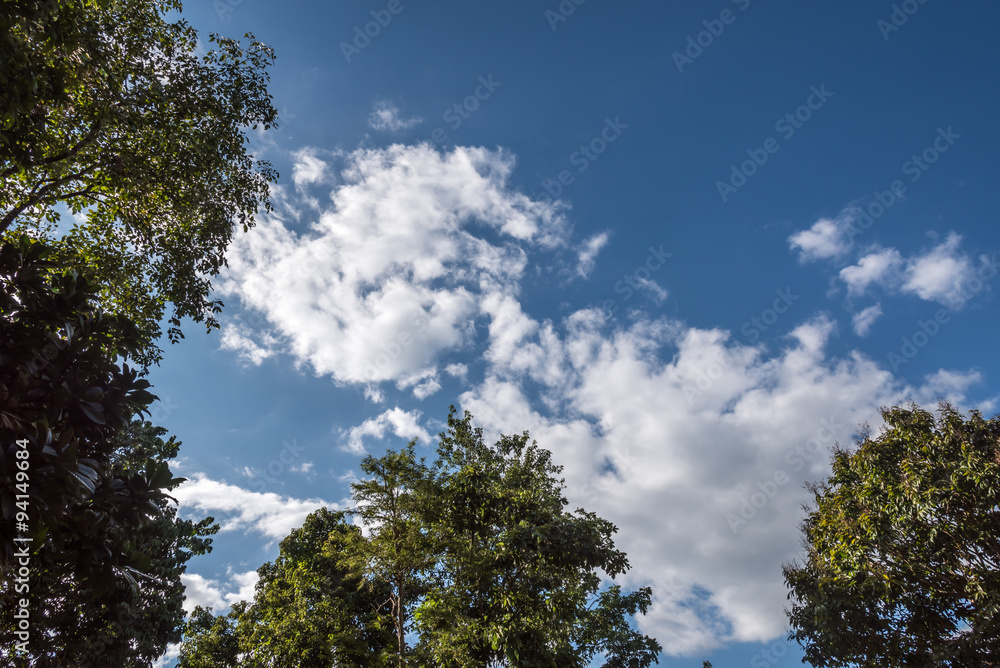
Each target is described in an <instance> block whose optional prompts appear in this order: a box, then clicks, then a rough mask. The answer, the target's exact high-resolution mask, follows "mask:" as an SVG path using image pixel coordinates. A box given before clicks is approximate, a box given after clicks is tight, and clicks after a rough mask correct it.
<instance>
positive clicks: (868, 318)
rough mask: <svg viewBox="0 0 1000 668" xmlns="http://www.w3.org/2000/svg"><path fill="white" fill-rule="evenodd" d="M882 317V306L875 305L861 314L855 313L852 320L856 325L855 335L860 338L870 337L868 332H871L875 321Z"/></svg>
mask: <svg viewBox="0 0 1000 668" xmlns="http://www.w3.org/2000/svg"><path fill="white" fill-rule="evenodd" d="M881 315H882V305H881V304H875V305H874V306H869V307H868V308H866V309H864V310H863V311H861V312H860V313H855V314H854V318H853V319H852V324H853V325H854V333H855V334H857V335H858V336H868V332H870V331H871V329H872V326H873V325H874V324H875V321H876V320H878V319H879V317H880V316H881Z"/></svg>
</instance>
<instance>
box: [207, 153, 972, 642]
mask: <svg viewBox="0 0 1000 668" xmlns="http://www.w3.org/2000/svg"><path fill="white" fill-rule="evenodd" d="M512 169H513V159H512V158H511V157H510V156H509V155H507V154H505V153H503V152H492V151H487V150H485V149H470V148H461V147H459V148H456V149H455V150H453V151H451V152H448V153H439V152H438V151H436V150H434V149H433V148H431V147H429V146H427V145H420V146H415V147H406V146H392V147H389V148H388V149H383V150H359V151H355V152H354V153H352V154H351V155H350V156H348V158H347V167H346V169H344V170H343V172H342V176H343V178H342V183H341V185H338V186H337V187H336V188H335V189H334V191H333V194H332V199H333V202H332V204H331V205H330V206H329V207H328V208H327V209H326V210H325V211H323V213H322V214H321V215H320V216H319V217H318V220H317V221H316V222H315V223H313V225H312V226H311V227H310V228H309V230H308V231H306V232H292V231H290V229H289V228H288V227H286V225H285V223H284V220H283V219H282V218H279V217H273V218H270V219H268V220H266V221H263V222H262V223H261V224H260V225H258V227H257V229H256V230H255V231H254V233H253V234H250V235H245V236H243V237H241V238H239V239H238V240H237V241H236V242H235V243H234V245H233V249H232V250H231V252H230V259H229V262H230V269H229V271H228V272H227V274H226V275H225V276H224V277H223V281H222V282H221V287H222V288H223V291H224V293H226V294H234V295H237V296H238V297H239V298H240V299H241V300H242V301H243V302H244V304H245V305H247V306H248V307H250V308H251V309H255V310H257V311H259V312H261V313H262V314H264V316H265V318H266V320H267V321H268V322H269V323H270V325H271V326H272V327H273V328H274V330H275V333H274V334H273V336H274V340H275V341H278V342H280V344H281V345H282V346H285V347H287V349H288V351H289V352H290V354H291V355H292V356H293V357H294V359H296V360H297V361H298V363H299V364H309V365H311V366H312V367H313V369H314V371H315V372H316V373H317V374H320V375H330V376H332V377H333V378H334V379H335V380H336V381H337V382H342V383H355V384H358V385H361V386H365V387H366V388H367V389H366V393H367V394H368V396H369V398H372V399H373V400H379V401H381V400H382V399H383V398H384V397H383V395H382V393H381V391H380V390H378V388H377V383H379V382H380V381H392V382H395V383H396V384H397V385H398V386H399V387H401V388H412V390H413V392H414V393H415V394H416V395H417V396H418V397H419V396H427V394H428V393H430V392H433V391H436V390H437V389H438V387H439V385H440V381H439V375H440V373H441V367H443V370H444V372H446V373H449V374H450V375H452V376H456V377H465V376H466V375H467V374H468V367H466V366H465V365H464V364H460V363H458V362H456V361H455V360H451V359H445V358H446V357H447V356H448V355H449V354H453V353H455V352H458V351H463V350H466V349H468V348H471V347H473V346H476V347H477V352H478V350H481V349H483V350H484V352H483V358H484V360H485V362H486V371H485V374H484V376H485V377H484V378H483V379H482V380H481V381H479V382H478V383H477V384H475V385H473V386H472V387H471V389H469V390H468V391H467V392H466V393H464V394H463V395H462V397H461V404H462V408H463V409H468V410H470V411H472V413H473V414H474V415H475V416H476V419H477V421H479V422H480V423H482V424H483V425H484V426H485V427H486V428H487V434H488V435H490V434H492V435H493V436H495V434H496V433H497V432H499V431H504V432H505V433H520V432H521V431H522V430H524V429H528V430H530V431H531V434H532V437H533V438H536V439H537V440H538V442H539V443H540V444H541V445H542V446H543V447H546V448H548V449H550V450H552V451H553V453H554V457H555V460H556V462H557V463H559V464H563V465H564V466H565V470H564V472H563V475H564V476H565V477H566V480H567V484H568V489H567V496H568V497H569V499H570V501H571V507H575V505H583V506H584V507H586V508H587V509H589V510H593V511H595V512H597V513H598V514H599V515H600V516H602V517H606V518H608V519H609V520H611V521H612V522H614V523H615V524H616V525H618V526H619V527H620V532H619V534H618V535H617V538H616V543H617V544H618V546H619V547H620V548H622V549H624V550H625V551H626V553H627V554H628V556H629V559H630V561H631V563H632V565H633V570H632V571H631V572H630V574H629V575H628V576H627V577H626V578H624V580H623V584H625V585H626V586H643V585H646V584H651V585H652V586H653V587H654V595H655V602H654V606H653V608H652V609H651V610H650V614H649V615H648V616H647V617H645V618H640V620H639V624H640V626H641V628H642V629H643V630H644V631H646V632H648V633H650V634H651V635H653V636H654V637H656V638H657V639H658V640H659V641H660V642H661V643H662V644H663V645H664V647H665V648H666V649H667V652H668V653H671V654H678V653H684V654H691V653H695V652H699V651H704V650H706V649H708V648H710V647H712V646H714V645H717V644H719V643H720V642H729V641H737V642H752V641H766V640H772V639H774V638H777V637H780V636H781V635H783V634H784V631H785V627H786V622H787V620H786V618H785V616H784V614H783V612H782V609H783V607H784V606H785V605H786V603H787V601H786V598H785V596H786V590H785V587H784V584H783V582H782V579H781V571H780V565H781V563H782V562H783V561H786V560H788V559H791V558H794V557H795V556H796V555H797V554H798V550H799V532H798V526H797V518H799V517H801V504H802V503H804V502H808V501H809V499H810V497H809V495H808V493H807V492H805V491H804V490H803V489H802V484H803V482H805V481H807V480H808V481H815V480H818V479H821V478H822V477H824V476H825V474H826V473H827V472H828V457H827V448H828V447H829V446H830V445H832V444H833V443H834V441H835V440H839V441H842V442H846V441H848V440H849V438H850V436H851V435H852V433H853V431H854V429H855V428H856V426H857V425H858V424H859V423H861V422H865V421H867V422H871V423H872V424H873V426H876V427H877V425H878V423H879V422H880V419H879V417H878V414H877V412H876V410H877V408H878V407H880V406H883V405H895V404H898V403H899V402H900V401H902V400H903V399H904V398H906V397H908V396H918V397H923V396H932V395H933V396H936V394H938V393H944V394H947V393H949V392H950V393H951V394H952V395H953V396H958V394H957V392H958V391H960V390H962V388H963V387H964V386H963V385H962V383H964V382H965V381H966V380H968V378H967V377H964V376H955V375H947V374H945V375H934V376H929V377H928V378H926V379H925V380H924V382H923V384H922V385H921V387H919V388H911V387H908V386H907V385H906V384H904V383H902V382H900V381H899V380H898V379H897V378H895V377H894V376H893V375H892V374H891V373H890V372H889V371H887V370H886V368H885V366H884V365H883V364H881V363H880V362H877V361H874V360H872V359H871V358H869V357H867V356H865V355H863V354H861V353H858V352H856V351H854V352H849V353H846V354H844V355H842V356H839V357H833V356H831V355H830V353H828V352H827V342H828V340H829V338H830V337H831V336H832V334H833V332H834V331H835V328H836V323H835V322H833V321H831V320H829V319H828V318H825V317H816V318H813V319H810V320H807V321H805V322H802V323H801V324H800V325H799V326H798V327H796V328H795V329H794V330H793V331H792V333H791V334H790V335H789V336H788V337H787V338H786V339H785V340H784V341H783V342H782V341H778V342H777V343H778V345H779V349H778V350H777V351H775V352H771V353H768V352H767V349H765V348H764V346H763V345H760V346H749V345H744V344H741V343H736V342H733V341H732V340H731V335H730V333H729V332H726V331H722V330H717V329H707V330H706V329H695V328H689V327H687V326H685V325H684V324H683V323H681V322H678V321H673V320H670V319H663V318H661V319H655V320H653V319H649V318H644V317H642V315H641V314H636V315H635V317H634V318H633V319H632V320H631V321H630V322H631V324H630V325H628V326H627V327H622V326H615V325H613V324H612V323H610V322H608V321H607V320H606V318H605V316H604V315H603V314H602V313H601V312H600V311H599V310H597V309H588V310H582V311H577V312H575V313H572V314H570V315H569V316H567V317H566V318H565V319H563V320H562V321H561V322H558V323H556V322H551V321H548V320H537V319H535V318H533V317H532V316H531V315H530V314H528V313H526V312H525V310H524V307H523V304H522V301H521V299H520V281H521V280H522V279H523V277H524V275H525V271H526V264H527V256H528V252H529V251H532V252H534V251H537V250H545V249H549V248H552V247H556V246H560V245H562V246H566V245H567V238H568V231H567V230H568V227H567V225H566V224H565V222H564V221H563V220H562V219H561V217H560V214H559V211H560V210H559V209H558V208H557V207H555V206H552V205H546V204H542V203H538V202H534V201H531V200H529V199H528V198H526V197H524V196H523V195H520V194H518V193H515V192H512V191H510V190H509V188H508V187H507V178H508V176H509V174H510V172H511V170H512ZM849 215H850V214H842V215H841V216H840V217H838V219H837V220H832V221H831V220H823V221H819V222H817V224H816V225H814V226H813V227H812V228H811V229H810V230H807V231H805V232H800V233H798V234H796V235H793V236H792V237H791V238H790V243H791V245H792V248H793V249H796V250H797V251H798V252H799V253H800V257H801V259H803V261H805V260H809V259H821V258H833V257H840V256H841V255H843V254H844V253H846V252H847V251H848V250H849V249H850V247H851V242H850V240H849V239H848V238H847V234H846V232H845V231H844V229H845V227H844V226H845V225H847V224H849V222H850V220H849ZM484 229H486V230H487V233H483V230H484ZM890 250H892V249H890ZM580 259H581V262H582V260H584V259H585V258H584V257H582V256H581V258H580ZM867 262H868V263H867V264H866V261H865V259H864V258H863V259H862V260H861V261H860V262H859V263H858V265H857V266H856V267H855V268H854V269H853V271H848V272H847V274H846V276H847V278H845V280H846V281H848V285H849V289H850V288H851V286H854V287H853V289H854V290H855V291H857V290H861V291H863V290H864V289H865V288H867V287H868V286H869V285H871V284H872V283H873V281H883V282H885V283H886V284H888V285H890V287H891V283H890V282H889V281H888V278H887V277H888V276H889V275H890V273H891V272H889V271H888V270H883V271H878V265H877V262H876V261H875V260H868V261H867ZM891 264H892V263H891V262H890V265H891ZM897 264H898V263H897ZM910 266H911V265H910V264H909V263H906V264H904V265H903V269H906V270H908V268H909V267H910ZM913 266H918V265H916V264H915V265H913ZM934 266H935V265H934V264H933V263H929V264H926V263H925V264H924V265H919V267H920V269H918V270H917V273H918V274H919V275H920V276H921V277H923V278H922V281H923V282H921V283H920V285H921V286H922V287H921V289H926V290H930V291H931V292H932V293H933V292H934V291H933V289H932V288H933V286H935V285H939V284H941V281H940V280H937V281H932V280H931V279H930V278H929V277H931V276H932V275H935V272H934V271H932V269H933V267H934ZM901 271H902V270H901ZM905 276H906V277H907V278H909V276H910V275H909V274H906V275H905ZM897 284H898V286H899V288H898V289H902V285H903V282H902V278H901V279H900V280H899V281H898V282H897ZM862 285H863V286H864V287H862ZM653 286H655V287H657V288H658V287H659V286H656V285H655V284H652V285H651V286H646V289H648V290H651V291H652V293H653V294H654V295H656V294H658V293H657V292H656V290H655V289H654V287H653ZM913 289H914V290H916V289H917V288H916V287H913ZM660 290H662V288H660ZM665 295H666V293H665V291H663V293H662V296H664V297H665ZM866 311H867V315H864V316H863V317H860V316H861V314H859V317H856V319H855V322H854V326H855V328H856V331H858V330H859V328H860V329H862V330H864V331H867V328H869V327H870V326H871V321H873V319H874V317H875V316H876V315H877V312H876V311H875V310H871V309H866ZM864 313H865V312H862V314H864ZM479 320H485V321H486V322H487V323H488V326H486V327H482V326H479V327H477V325H478V322H477V321H479ZM249 335H250V334H249V333H247V336H249ZM477 337H478V338H477ZM483 339H485V340H483ZM956 373H957V372H956ZM543 409H544V410H545V411H546V412H545V413H543V412H542V411H543ZM420 417H421V414H420V413H419V412H418V411H409V412H407V411H403V410H402V409H400V408H399V407H395V408H393V409H391V410H388V411H385V412H383V413H381V414H380V415H378V416H377V417H374V418H371V419H368V420H365V421H364V422H363V423H362V424H360V425H357V426H355V427H353V428H352V429H350V430H347V431H344V432H341V437H342V438H343V439H344V441H345V443H346V447H347V448H348V449H350V450H351V451H352V452H354V453H356V454H362V453H364V452H365V451H366V447H365V439H367V438H375V439H383V438H385V437H386V436H387V434H389V433H392V434H394V435H395V436H397V437H400V438H401V439H407V440H409V439H410V438H413V437H419V438H420V439H421V440H424V441H428V442H429V440H430V438H429V435H428V434H427V431H426V428H425V426H422V425H421V422H420ZM425 424H426V423H425ZM779 472H780V473H783V474H785V475H786V476H787V478H785V479H783V482H782V483H781V484H780V485H779V483H777V482H775V474H776V473H779ZM771 486H773V494H766V493H765V491H766V490H771V489H772V487H771ZM207 491H210V490H207ZM755 494H758V495H759V494H765V496H766V497H767V498H766V499H765V502H764V503H763V504H762V506H761V507H760V508H757V507H755V506H752V505H751V506H747V508H749V511H747V510H744V501H745V500H747V499H750V498H756V497H754V495H755ZM259 496H264V495H259ZM271 496H275V495H271ZM250 501H251V502H252V503H256V504H258V505H264V504H262V502H261V500H260V499H258V498H256V497H254V498H252V499H250ZM291 501H292V500H288V501H283V500H282V502H283V503H290V502H291ZM223 502H224V500H222V499H219V500H216V501H213V502H212V503H210V504H209V505H212V506H213V507H215V506H218V505H220V504H222V503H223ZM245 505H246V504H245V503H239V504H238V505H234V506H232V507H231V508H229V512H231V513H232V514H234V515H235V519H232V520H230V522H234V523H235V526H238V527H264V526H270V525H271V524H273V523H276V520H274V519H269V517H270V516H267V515H266V514H264V513H263V511H255V512H253V513H250V515H249V516H248V517H244V516H243V515H241V514H239V513H241V512H244V510H243V508H244V506H245ZM251 505H252V504H251ZM271 505H273V502H272V503H271V504H267V507H271ZM741 510H742V511H743V512H750V511H752V515H751V516H750V517H747V518H742V517H740V513H741ZM286 524H287V522H286ZM257 530H260V531H265V530H264V529H262V528H258V529H257ZM287 530H288V529H283V532H282V533H281V534H279V535H284V533H287ZM271 531H272V533H268V535H273V531H276V530H271Z"/></svg>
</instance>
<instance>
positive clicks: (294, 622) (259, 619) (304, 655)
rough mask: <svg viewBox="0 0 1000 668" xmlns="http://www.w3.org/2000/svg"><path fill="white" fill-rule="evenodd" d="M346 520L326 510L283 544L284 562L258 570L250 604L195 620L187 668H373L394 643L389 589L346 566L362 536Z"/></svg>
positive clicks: (189, 631)
mask: <svg viewBox="0 0 1000 668" xmlns="http://www.w3.org/2000/svg"><path fill="white" fill-rule="evenodd" d="M359 535H360V531H359V530H358V528H357V527H355V526H352V525H349V524H347V523H346V522H345V521H344V514H343V513H337V512H332V511H330V510H327V509H325V508H321V509H320V510H317V511H316V512H315V513H313V514H311V515H310V516H309V517H308V518H306V521H305V524H304V525H303V526H302V527H300V528H298V529H295V530H293V531H292V533H291V534H289V535H288V537H286V538H285V539H284V540H282V541H281V547H280V553H279V555H278V558H277V559H275V560H274V561H273V562H269V563H266V564H264V565H263V566H261V567H260V568H259V569H257V573H258V574H259V575H260V579H259V580H258V582H257V587H256V592H255V594H254V600H253V602H252V604H249V603H246V602H242V603H240V604H238V605H236V606H233V610H232V611H230V612H229V613H228V615H226V616H219V617H213V616H212V615H211V611H210V610H204V609H201V608H199V609H197V610H195V612H194V613H193V614H192V615H191V618H190V620H189V621H188V623H187V625H186V627H185V630H184V635H185V641H184V645H183V646H182V648H181V654H180V666H181V668H201V667H205V668H207V667H209V666H211V667H212V668H216V667H226V666H232V667H233V668H235V667H236V666H241V667H246V668H258V667H260V668H264V667H267V668H329V666H338V667H340V668H375V667H376V666H378V665H380V664H379V663H378V659H377V657H378V656H379V655H380V654H381V653H382V652H383V650H384V649H385V648H386V647H389V646H390V644H391V643H392V641H393V635H392V631H391V630H390V629H388V628H387V627H384V626H383V625H382V624H380V616H379V615H378V609H379V606H380V605H381V603H382V602H383V601H384V600H385V598H386V596H387V593H388V592H387V587H385V586H380V587H361V582H360V581H359V580H358V579H357V578H355V577H353V576H351V575H350V574H349V573H347V572H346V571H345V569H344V568H343V566H341V563H340V562H341V560H342V558H343V548H344V545H345V543H346V542H347V541H348V540H350V539H351V538H353V537H355V536H359Z"/></svg>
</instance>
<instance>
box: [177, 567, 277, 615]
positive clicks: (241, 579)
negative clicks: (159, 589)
mask: <svg viewBox="0 0 1000 668" xmlns="http://www.w3.org/2000/svg"><path fill="white" fill-rule="evenodd" d="M259 579H260V576H259V575H258V574H257V571H247V572H245V573H233V572H232V571H230V572H229V582H227V583H225V584H224V585H223V584H220V583H219V581H218V580H211V579H209V578H206V577H203V576H201V575H198V574H197V573H184V574H182V575H181V584H183V585H184V611H185V612H187V613H189V614H190V613H191V612H192V611H193V610H194V609H195V607H197V606H199V605H200V606H201V607H203V608H212V611H213V612H214V613H216V614H218V613H219V612H221V611H224V610H226V609H228V608H230V607H231V606H232V605H233V604H234V603H238V602H240V601H252V600H253V595H254V588H255V587H256V586H257V580H259Z"/></svg>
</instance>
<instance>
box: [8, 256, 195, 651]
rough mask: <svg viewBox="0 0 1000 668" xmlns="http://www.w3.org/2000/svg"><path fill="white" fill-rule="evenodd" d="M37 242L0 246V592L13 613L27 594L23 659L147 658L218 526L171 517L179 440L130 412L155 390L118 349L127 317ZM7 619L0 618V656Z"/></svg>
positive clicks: (128, 343) (177, 613)
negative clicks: (23, 558) (26, 581)
mask: <svg viewBox="0 0 1000 668" xmlns="http://www.w3.org/2000/svg"><path fill="white" fill-rule="evenodd" d="M47 254H48V249H47V248H46V246H45V245H44V244H42V243H40V242H37V241H33V240H30V239H27V238H21V239H19V240H18V242H17V243H16V244H4V245H2V246H0V480H2V485H0V508H2V523H0V534H2V539H3V543H2V545H3V551H2V552H0V602H2V604H3V606H2V607H3V609H4V610H5V611H10V612H11V613H12V612H13V610H14V607H15V606H14V602H15V601H17V600H19V599H21V598H27V599H28V600H29V601H30V607H29V612H30V619H31V633H32V639H31V641H30V642H29V645H28V647H29V649H30V651H31V656H32V661H33V663H32V665H33V666H37V667H47V666H66V665H75V666H91V665H92V666H106V665H121V666H129V667H132V666H149V665H151V662H152V661H153V660H154V659H155V658H156V657H157V656H158V655H159V654H161V653H162V652H163V650H164V649H165V647H166V644H167V643H168V642H174V641H176V640H178V639H179V629H180V623H181V621H182V616H183V615H182V609H181V602H182V600H183V589H182V587H181V583H180V575H181V573H182V572H183V571H184V564H185V562H187V560H188V559H189V558H190V557H191V556H192V555H194V554H200V553H203V552H205V551H206V550H207V549H208V541H206V540H204V538H203V537H204V536H207V535H210V534H211V533H213V532H214V529H213V528H212V527H211V526H210V525H211V519H208V520H204V521H202V522H199V523H192V522H190V521H187V520H179V519H178V518H177V517H176V511H175V509H174V508H173V507H172V506H171V505H170V498H169V497H168V496H167V494H166V492H167V491H169V490H170V489H172V488H174V487H176V486H177V485H178V484H180V483H181V482H182V481H183V480H182V479H181V478H175V477H173V475H172V474H171V472H170V469H169V466H168V464H167V460H169V459H170V458H172V457H174V456H175V455H176V454H177V447H178V444H177V443H176V441H174V440H173V439H171V440H170V441H167V442H164V441H163V440H162V439H161V438H160V437H161V436H162V435H163V434H164V433H165V431H164V430H163V429H161V428H157V427H153V426H152V425H150V424H149V423H145V422H142V421H141V420H137V419H136V417H137V416H141V415H142V414H143V412H145V410H146V408H147V406H148V405H149V402H150V401H152V400H153V399H154V397H153V395H151V394H150V393H149V392H148V390H147V388H148V387H149V384H148V383H147V382H146V381H145V380H141V379H138V378H137V374H136V372H135V371H134V370H132V369H130V368H129V367H128V366H127V365H126V364H124V363H123V362H122V361H121V360H120V359H119V356H120V355H127V354H130V353H131V352H132V351H134V350H135V346H136V345H137V344H138V341H139V337H138V334H137V332H136V330H135V328H134V327H132V326H131V324H130V323H129V321H128V320H126V319H125V318H121V317H109V316H106V315H104V314H102V313H101V311H100V310H99V309H97V308H96V306H95V304H94V300H95V295H94V291H93V289H92V288H91V287H90V285H89V284H88V282H87V281H86V280H85V279H84V278H83V277H81V276H79V275H77V274H76V273H75V272H72V271H59V270H58V269H57V268H56V267H54V266H53V265H52V263H51V262H49V261H48V260H47V259H46V258H47ZM18 439H24V440H25V441H26V442H27V446H26V448H24V449H23V450H22V449H21V448H20V447H19V446H18V444H17V440H18ZM19 451H21V452H27V454H28V457H27V459H19V458H18V457H17V456H16V453H17V452H19ZM19 462H20V463H22V464H23V462H27V464H28V466H27V469H26V470H21V469H20V468H19V466H18V463H19ZM18 495H27V499H26V500H25V499H23V498H18ZM18 502H20V504H21V505H19V503H18ZM18 512H26V514H27V521H26V522H24V523H26V524H27V526H28V531H27V534H28V535H29V536H30V537H31V538H32V542H31V543H30V571H31V578H30V587H31V588H30V595H29V596H27V597H25V596H24V592H18V591H16V587H15V586H14V585H15V582H14V577H13V570H14V569H15V567H16V566H17V563H16V561H15V560H14V559H13V558H12V555H13V552H14V548H13V545H14V542H13V539H14V538H15V537H17V536H18V535H21V534H24V531H23V530H19V528H18V524H19V523H20V522H22V520H21V519H18V517H17V513H18ZM13 624H15V620H14V619H13V616H12V614H7V615H5V616H4V618H3V620H2V621H0V637H2V640H0V656H4V657H8V658H9V657H10V652H11V649H12V646H13V642H14V641H15V640H16V638H15V636H14V633H13V630H14V627H13Z"/></svg>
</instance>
